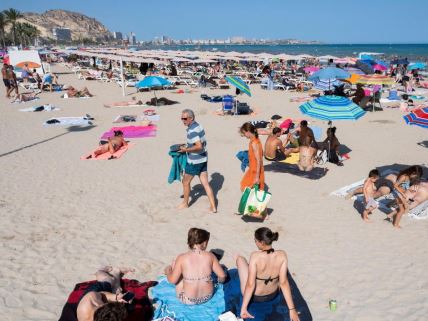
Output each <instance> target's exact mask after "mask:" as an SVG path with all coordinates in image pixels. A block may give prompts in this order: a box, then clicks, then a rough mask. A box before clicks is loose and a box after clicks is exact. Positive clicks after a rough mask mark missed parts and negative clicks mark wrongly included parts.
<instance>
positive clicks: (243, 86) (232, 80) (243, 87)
mask: <svg viewBox="0 0 428 321" xmlns="http://www.w3.org/2000/svg"><path fill="white" fill-rule="evenodd" d="M225 79H226V81H227V82H228V83H229V84H231V85H233V86H235V87H236V88H238V89H239V90H240V91H242V92H244V93H246V94H247V95H248V96H250V97H251V91H250V87H249V86H248V85H247V83H246V82H245V81H243V80H242V79H241V78H240V77H236V76H227V77H226V78H225Z"/></svg>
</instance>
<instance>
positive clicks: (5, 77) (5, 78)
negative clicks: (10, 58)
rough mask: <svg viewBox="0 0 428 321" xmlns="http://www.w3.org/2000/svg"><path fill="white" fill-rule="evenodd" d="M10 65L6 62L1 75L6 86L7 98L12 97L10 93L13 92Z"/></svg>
mask: <svg viewBox="0 0 428 321" xmlns="http://www.w3.org/2000/svg"><path fill="white" fill-rule="evenodd" d="M8 68H9V65H8V64H4V65H3V68H2V69H1V75H2V77H3V83H4V86H5V87H6V98H10V93H11V92H12V90H11V85H10V82H9V74H8V70H7V69H8Z"/></svg>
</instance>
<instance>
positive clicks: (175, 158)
mask: <svg viewBox="0 0 428 321" xmlns="http://www.w3.org/2000/svg"><path fill="white" fill-rule="evenodd" d="M169 156H171V157H172V165H171V170H170V171H169V176H168V183H169V184H171V183H172V182H174V181H179V182H180V181H181V173H183V172H184V168H185V167H186V163H187V155H186V153H179V152H172V151H170V152H169Z"/></svg>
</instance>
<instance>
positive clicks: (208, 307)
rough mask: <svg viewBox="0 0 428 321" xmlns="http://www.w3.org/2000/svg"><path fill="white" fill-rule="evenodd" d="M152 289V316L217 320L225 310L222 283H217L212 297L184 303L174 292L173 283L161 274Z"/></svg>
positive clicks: (185, 320) (200, 320) (187, 319)
mask: <svg viewBox="0 0 428 321" xmlns="http://www.w3.org/2000/svg"><path fill="white" fill-rule="evenodd" d="M158 282H159V283H158V284H157V285H156V286H155V287H154V288H153V289H152V297H153V302H154V303H155V304H157V307H156V310H155V316H154V318H163V317H172V318H174V319H175V320H180V321H217V320H218V316H219V315H220V314H221V313H223V312H224V311H225V300H224V293H223V285H222V284H218V285H216V287H215V289H214V295H213V297H212V298H211V299H210V300H209V301H208V302H206V303H203V304H198V305H186V304H183V303H181V302H180V301H179V300H178V299H177V296H176V293H175V285H174V284H171V283H169V282H168V280H167V279H166V278H165V276H161V277H160V278H159V280H158Z"/></svg>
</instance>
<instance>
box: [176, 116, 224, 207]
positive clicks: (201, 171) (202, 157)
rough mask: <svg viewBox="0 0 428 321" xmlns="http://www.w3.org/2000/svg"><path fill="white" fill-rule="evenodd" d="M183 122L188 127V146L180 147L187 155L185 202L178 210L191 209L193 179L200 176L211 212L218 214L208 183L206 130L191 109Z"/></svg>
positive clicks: (184, 180) (183, 117)
mask: <svg viewBox="0 0 428 321" xmlns="http://www.w3.org/2000/svg"><path fill="white" fill-rule="evenodd" d="M181 121H182V122H183V124H184V125H185V126H186V127H187V129H186V131H187V144H186V145H183V146H181V147H180V152H181V153H186V154H187V164H186V167H185V169H184V177H183V202H182V203H181V204H180V205H179V206H178V209H184V208H188V207H189V195H190V183H191V182H192V179H193V177H195V176H199V180H200V181H201V184H202V186H203V187H204V189H205V192H206V193H207V196H208V200H209V202H210V211H211V212H213V213H216V212H217V208H216V204H215V199H214V193H213V190H212V189H211V186H210V184H209V183H208V172H207V171H208V167H207V164H208V153H207V141H206V139H205V130H204V128H203V127H202V126H201V125H199V124H198V123H197V122H196V121H195V113H194V112H193V110H191V109H185V110H183V112H182V113H181Z"/></svg>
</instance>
